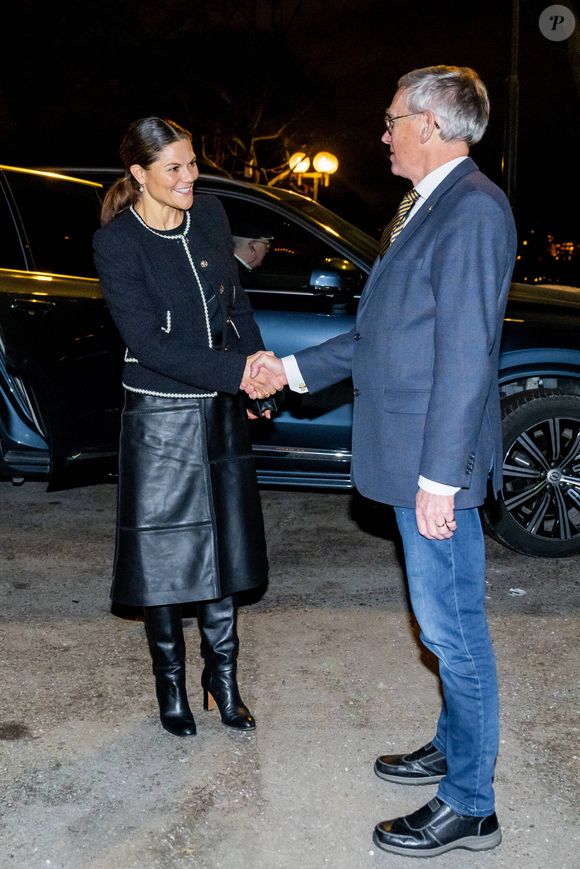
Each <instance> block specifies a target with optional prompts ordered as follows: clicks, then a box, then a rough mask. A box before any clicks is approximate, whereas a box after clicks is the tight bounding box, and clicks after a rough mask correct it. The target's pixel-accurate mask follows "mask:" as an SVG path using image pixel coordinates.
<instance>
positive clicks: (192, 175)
mask: <svg viewBox="0 0 580 869" xmlns="http://www.w3.org/2000/svg"><path fill="white" fill-rule="evenodd" d="M131 171H132V172H133V175H134V176H135V178H137V181H139V183H140V184H141V185H142V186H143V187H144V190H143V194H142V195H143V196H144V197H145V198H150V199H153V200H155V202H157V203H158V204H159V205H166V206H169V207H171V208H179V209H181V210H184V209H186V208H191V205H192V203H193V185H194V183H195V181H196V180H197V177H198V175H199V169H198V168H197V165H196V157H195V154H194V153H193V148H192V147H191V142H190V141H189V139H180V140H179V141H178V142H172V143H171V144H170V145H166V146H165V148H163V150H162V151H161V152H160V153H159V156H158V158H157V160H156V161H155V162H154V163H152V164H151V165H150V166H148V167H147V168H146V169H144V168H142V167H141V166H132V167H131Z"/></svg>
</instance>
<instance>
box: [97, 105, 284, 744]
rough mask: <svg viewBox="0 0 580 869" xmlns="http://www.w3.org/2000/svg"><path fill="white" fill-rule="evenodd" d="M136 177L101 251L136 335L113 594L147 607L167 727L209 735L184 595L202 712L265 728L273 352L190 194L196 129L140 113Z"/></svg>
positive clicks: (131, 159) (127, 157)
mask: <svg viewBox="0 0 580 869" xmlns="http://www.w3.org/2000/svg"><path fill="white" fill-rule="evenodd" d="M120 154H121V158H122V160H123V165H124V167H125V172H126V174H125V177H123V178H121V179H119V180H118V181H117V182H116V183H115V184H114V185H113V186H112V187H111V188H110V190H109V192H108V193H107V195H106V197H105V200H104V203H103V208H102V215H101V222H102V225H103V226H102V229H100V230H98V231H97V232H96V233H95V236H94V253H95V262H96V266H97V270H98V273H99V276H100V279H101V286H102V289H103V293H104V296H105V299H106V301H107V304H108V306H109V310H110V312H111V315H112V317H113V320H114V322H115V325H116V327H117V329H118V330H119V332H120V334H121V336H122V338H123V340H124V342H125V345H126V348H127V349H126V351H125V365H124V370H123V386H124V388H125V407H124V410H123V417H122V428H121V444H120V453H119V501H118V516H117V544H116V552H115V562H114V568H113V582H112V589H111V597H112V599H113V601H114V602H116V603H120V604H126V605H131V606H142V607H143V613H144V621H145V628H146V634H147V639H148V642H149V648H150V651H151V657H152V659H153V672H154V674H155V681H156V691H157V698H158V701H159V709H160V717H161V723H162V725H163V727H164V728H165V729H166V730H168V731H169V732H170V733H172V734H174V735H176V736H192V735H194V734H195V732H196V728H195V722H194V719H193V715H192V713H191V710H190V708H189V703H188V699H187V693H186V687H185V644H184V637H183V629H182V620H181V605H182V604H183V603H185V602H189V601H195V602H196V603H197V617H198V624H199V629H200V633H201V650H202V655H203V657H204V669H203V673H202V680H201V681H202V687H203V691H204V707H205V708H206V709H208V708H211V706H212V701H213V700H215V702H217V705H218V707H219V710H220V713H221V718H222V721H223V722H224V724H227V725H229V726H230V727H234V728H237V729H240V730H250V729H253V728H254V727H255V721H254V718H253V716H252V715H251V713H250V712H249V710H248V708H247V707H246V705H245V704H244V703H243V702H242V699H241V697H240V694H239V690H238V685H237V680H236V659H237V653H238V646H239V642H238V637H237V632H236V612H237V606H236V597H235V595H236V593H237V592H240V591H243V590H246V589H249V588H254V587H256V586H258V585H260V584H262V583H263V582H264V581H265V579H266V574H267V567H268V565H267V556H266V546H265V540H264V526H263V519H262V512H261V507H260V500H259V493H258V488H257V482H256V475H255V468H254V464H253V459H252V456H251V451H250V444H249V439H248V432H247V421H246V411H245V402H244V399H245V395H244V392H241V391H240V390H241V389H242V388H243V389H245V390H246V391H247V392H248V393H249V394H250V395H251V397H252V398H256V397H257V398H263V397H265V396H267V395H269V394H271V393H272V392H273V391H274V390H275V388H277V387H279V386H281V384H280V383H277V382H271V383H270V384H266V385H264V384H259V383H256V382H252V381H251V379H250V377H249V369H250V361H251V358H250V360H249V359H248V355H249V354H252V353H255V352H256V351H258V350H259V349H260V348H262V347H263V343H262V340H261V337H260V332H259V329H258V327H257V325H256V323H255V321H254V318H253V314H252V311H251V308H250V304H249V301H248V298H247V296H246V295H245V293H244V291H243V290H242V289H241V288H240V287H239V285H238V279H237V270H236V265H235V260H234V257H233V253H232V239H231V234H230V230H229V226H228V222H227V218H226V215H225V212H224V210H223V208H222V206H221V204H220V202H219V200H217V199H216V198H214V197H212V196H201V195H200V196H195V197H194V196H193V185H194V183H195V180H196V179H197V176H198V169H197V167H196V159H195V155H194V153H193V149H192V144H191V134H190V133H189V132H188V131H187V130H184V129H183V128H182V127H180V126H179V125H178V124H176V123H175V122H173V121H170V120H166V119H162V118H156V117H149V118H142V119H140V120H138V121H135V122H134V123H132V124H131V125H130V127H129V129H128V130H127V132H126V134H125V136H124V138H123V141H122V143H121V148H120Z"/></svg>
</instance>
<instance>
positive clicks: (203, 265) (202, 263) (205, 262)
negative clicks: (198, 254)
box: [200, 259, 209, 269]
mask: <svg viewBox="0 0 580 869" xmlns="http://www.w3.org/2000/svg"><path fill="white" fill-rule="evenodd" d="M208 265H209V263H208V261H207V260H206V259H202V260H201V262H200V266H201V267H202V269H206V268H207V267H208Z"/></svg>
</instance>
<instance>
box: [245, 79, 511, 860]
mask: <svg viewBox="0 0 580 869" xmlns="http://www.w3.org/2000/svg"><path fill="white" fill-rule="evenodd" d="M488 116H489V101H488V97H487V92H486V89H485V87H484V85H483V83H482V82H481V80H480V79H479V77H478V76H477V74H476V73H475V72H474V71H473V70H471V69H469V68H458V67H445V66H435V67H429V68H426V69H420V70H414V71H413V72H410V73H408V74H407V75H405V76H403V77H402V78H401V79H400V80H399V82H398V90H397V92H396V93H395V96H394V98H393V100H392V102H391V105H390V106H389V108H388V110H387V114H386V118H385V122H386V127H387V129H386V132H385V134H384V135H383V137H382V141H383V142H384V143H385V144H386V145H388V146H389V150H390V162H391V170H392V172H393V174H395V175H400V176H402V177H404V178H408V179H410V181H411V182H412V183H413V185H414V187H413V190H412V191H410V193H409V196H406V197H405V199H404V202H403V203H402V208H401V209H400V211H399V212H398V214H397V216H396V218H395V219H394V221H393V222H392V223H391V224H390V225H389V226H388V227H387V229H386V230H385V233H384V236H383V239H381V252H382V255H380V256H379V258H378V259H377V261H376V262H375V264H374V266H373V268H372V271H371V273H370V275H369V279H368V281H367V284H366V287H365V290H364V293H363V295H362V297H361V301H360V305H359V310H358V314H357V320H356V325H355V327H354V328H353V329H352V331H351V332H349V333H348V334H345V335H340V336H337V337H336V338H334V339H332V340H330V341H328V342H326V343H325V344H322V345H320V346H319V347H313V348H309V349H307V350H304V351H302V352H300V353H297V354H296V356H295V357H287V358H285V360H284V362H283V363H280V362H279V361H278V360H276V359H275V357H272V356H270V357H262V360H261V361H262V363H263V364H264V365H265V366H266V367H270V368H271V369H273V370H277V371H278V373H279V374H280V376H281V377H285V378H286V379H287V380H288V381H289V384H290V387H291V388H294V389H296V390H297V391H306V390H309V391H311V392H314V391H316V390H319V389H323V388H324V387H326V386H329V385H330V384H331V383H334V382H336V381H338V380H340V379H342V378H344V377H346V376H347V375H349V374H351V373H352V378H353V385H354V420H353V446H352V473H353V480H354V483H355V485H356V487H357V488H358V489H359V491H360V492H361V493H362V494H363V495H365V496H366V497H368V498H372V499H375V500H377V501H381V502H384V503H387V504H392V505H393V506H394V508H395V513H396V518H397V523H398V526H399V530H400V532H401V537H402V540H403V545H404V551H405V565H406V571H407V577H408V582H409V590H410V597H411V602H412V606H413V611H414V613H415V617H416V619H417V621H418V623H419V626H420V629H421V640H422V642H423V643H424V645H425V646H427V648H429V649H430V650H431V651H432V652H433V653H434V654H435V655H436V656H437V657H438V659H439V674H440V678H441V682H442V687H443V697H444V701H443V705H442V709H441V713H440V716H439V721H438V725H437V729H436V733H435V735H434V737H433V738H432V740H431V741H430V742H429V743H427V745H425V746H423V747H422V748H420V749H419V750H418V751H415V752H412V753H410V754H402V755H383V756H382V757H379V758H378V760H377V762H376V764H375V771H376V773H377V775H379V776H380V777H381V778H384V779H386V780H387V781H390V782H399V783H401V784H405V783H407V784H413V785H417V784H431V783H435V782H438V783H439V786H438V791H437V796H436V797H434V798H433V799H431V800H430V801H429V802H428V803H427V804H426V805H424V806H423V807H422V808H420V809H418V810H417V811H415V812H413V813H412V814H410V815H407V816H403V817H399V818H395V819H392V820H388V821H384V822H383V823H380V824H378V825H377V826H376V828H375V831H374V841H375V843H376V844H377V845H378V847H380V848H382V849H384V850H386V851H390V852H393V853H396V854H410V855H417V856H431V855H436V854H441V853H444V852H446V851H450V850H452V849H454V848H468V849H470V850H485V849H487V848H492V847H494V846H495V845H497V844H499V842H500V841H501V831H500V828H499V824H498V821H497V817H496V815H495V811H494V791H493V786H492V781H493V774H494V765H495V759H496V754H497V749H498V730H499V725H498V695H497V682H496V672H495V660H494V653H493V648H492V645H491V639H490V636H489V631H488V627H487V620H486V615H485V609H484V557H485V552H484V543H483V535H482V530H481V524H480V519H479V512H478V507H479V505H481V503H482V502H483V500H484V497H485V494H486V488H487V482H488V479H491V482H492V485H493V489H494V491H495V492H497V491H498V490H499V488H500V486H501V468H502V439H501V419H500V404H499V390H498V381H497V369H498V354H499V343H500V333H501V328H502V320H503V314H504V310H505V305H506V300H507V295H508V290H509V286H510V279H511V274H512V269H513V265H514V260H515V253H516V232H515V226H514V221H513V217H512V214H511V211H510V207H509V204H508V202H507V200H506V197H505V196H504V194H503V193H502V192H501V190H499V188H498V187H496V186H495V185H494V184H493V183H492V182H491V181H490V180H489V179H488V178H487V177H486V176H485V175H483V174H482V173H481V172H480V171H479V170H478V168H477V166H476V165H475V163H474V162H473V161H472V160H471V158H470V157H469V156H468V153H469V147H470V145H472V144H475V143H476V142H478V141H479V140H480V139H481V137H482V135H483V133H484V131H485V128H486V126H487V121H488ZM259 361H260V360H259V359H258V360H257V362H256V363H255V365H256V366H257V365H258V363H259ZM282 365H283V366H284V370H283V368H282Z"/></svg>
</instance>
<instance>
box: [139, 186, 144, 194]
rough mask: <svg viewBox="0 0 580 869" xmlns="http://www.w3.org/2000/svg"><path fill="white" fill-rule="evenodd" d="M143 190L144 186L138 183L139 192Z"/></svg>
mask: <svg viewBox="0 0 580 869" xmlns="http://www.w3.org/2000/svg"><path fill="white" fill-rule="evenodd" d="M144 190H145V188H144V187H143V185H142V184H140V185H139V193H143V191H144Z"/></svg>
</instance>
